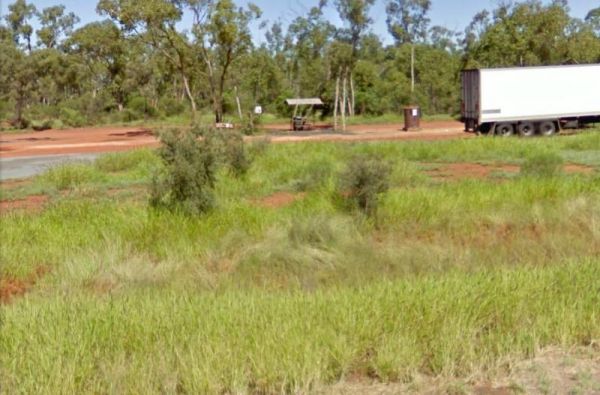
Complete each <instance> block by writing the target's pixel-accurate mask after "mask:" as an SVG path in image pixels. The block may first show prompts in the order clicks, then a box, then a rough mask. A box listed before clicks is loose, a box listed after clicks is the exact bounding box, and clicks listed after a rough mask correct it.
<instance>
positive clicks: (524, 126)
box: [517, 122, 535, 137]
mask: <svg viewBox="0 0 600 395" xmlns="http://www.w3.org/2000/svg"><path fill="white" fill-rule="evenodd" d="M517 132H519V134H520V135H521V137H533V136H534V135H535V125H534V124H533V122H521V123H520V124H519V125H518V126H517Z"/></svg>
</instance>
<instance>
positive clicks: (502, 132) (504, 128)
mask: <svg viewBox="0 0 600 395" xmlns="http://www.w3.org/2000/svg"><path fill="white" fill-rule="evenodd" d="M496 134H497V135H499V136H502V137H510V136H512V135H513V134H515V127H514V126H513V124H512V123H499V124H498V126H496Z"/></svg>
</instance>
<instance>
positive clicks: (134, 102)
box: [127, 96, 158, 118]
mask: <svg viewBox="0 0 600 395" xmlns="http://www.w3.org/2000/svg"><path fill="white" fill-rule="evenodd" d="M127 108H128V109H130V110H132V111H133V113H134V114H142V115H143V116H145V117H150V118H153V117H156V116H158V110H157V109H156V108H155V107H152V106H151V105H150V103H148V99H146V98H145V97H142V96H134V97H133V98H131V99H130V100H129V101H128V103H127Z"/></svg>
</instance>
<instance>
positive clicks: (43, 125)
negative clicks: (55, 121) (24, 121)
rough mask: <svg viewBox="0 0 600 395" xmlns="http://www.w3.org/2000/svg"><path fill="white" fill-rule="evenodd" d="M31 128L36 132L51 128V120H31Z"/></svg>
mask: <svg viewBox="0 0 600 395" xmlns="http://www.w3.org/2000/svg"><path fill="white" fill-rule="evenodd" d="M31 128H32V129H33V130H35V131H36V132H42V131H44V130H50V129H52V121H51V120H44V121H31Z"/></svg>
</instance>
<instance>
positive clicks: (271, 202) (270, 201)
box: [257, 192, 306, 208]
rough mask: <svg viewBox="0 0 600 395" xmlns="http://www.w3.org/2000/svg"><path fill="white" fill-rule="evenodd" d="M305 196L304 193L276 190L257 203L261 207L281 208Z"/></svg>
mask: <svg viewBox="0 0 600 395" xmlns="http://www.w3.org/2000/svg"><path fill="white" fill-rule="evenodd" d="M305 196H306V194H305V193H296V194H293V193H290V192H277V193H274V194H272V195H271V196H267V197H266V198H264V199H261V200H259V201H258V202H257V203H258V204H259V205H260V206H262V207H267V208H281V207H286V206H289V205H290V204H292V203H294V202H295V201H297V200H301V199H304V197H305Z"/></svg>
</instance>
